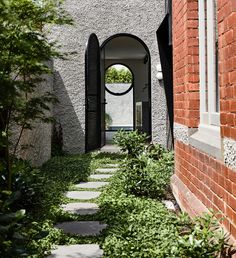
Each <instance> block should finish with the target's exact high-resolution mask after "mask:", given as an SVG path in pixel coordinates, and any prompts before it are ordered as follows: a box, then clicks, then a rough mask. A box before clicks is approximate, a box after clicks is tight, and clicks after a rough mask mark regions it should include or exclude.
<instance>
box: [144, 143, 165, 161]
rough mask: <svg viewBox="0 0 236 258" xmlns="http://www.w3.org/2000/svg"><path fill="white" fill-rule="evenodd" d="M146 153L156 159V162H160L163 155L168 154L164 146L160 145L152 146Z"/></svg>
mask: <svg viewBox="0 0 236 258" xmlns="http://www.w3.org/2000/svg"><path fill="white" fill-rule="evenodd" d="M146 152H147V155H148V156H149V157H150V158H152V159H154V160H159V159H161V158H163V155H164V154H165V153H168V152H167V151H166V150H165V149H164V147H163V146H161V145H160V144H150V145H149V146H148V147H147V148H146Z"/></svg>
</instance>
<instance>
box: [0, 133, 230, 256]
mask: <svg viewBox="0 0 236 258" xmlns="http://www.w3.org/2000/svg"><path fill="white" fill-rule="evenodd" d="M136 134H137V132H134V133H131V134H130V135H128V137H127V140H128V138H132V137H133V136H134V137H137V135H136ZM143 139H145V137H143ZM117 143H118V144H119V142H118V141H117ZM138 146H139V147H137V146H133V148H130V149H129V154H127V155H122V154H103V153H91V154H83V155H74V156H62V157H54V158H52V159H51V160H50V161H48V162H47V163H46V164H44V165H43V166H42V168H41V169H33V168H31V167H30V166H29V165H28V164H26V163H24V162H19V161H18V163H17V164H18V165H17V169H16V170H17V171H18V173H16V174H15V178H14V180H13V181H14V182H15V184H14V187H15V191H16V192H19V193H20V194H19V196H15V198H16V199H14V198H12V196H11V197H9V196H7V193H6V196H5V202H2V203H0V205H1V214H0V219H1V225H4V226H5V227H0V231H1V236H0V237H1V239H0V240H1V241H0V245H1V246H0V247H1V249H0V257H9V258H10V257H17V258H18V257H21V256H24V257H35V258H41V257H46V256H47V252H48V251H50V249H52V248H53V245H64V244H67V245H70V244H84V243H98V244H99V245H100V246H101V248H102V249H103V251H104V256H103V257H109V258H113V257H114V258H115V257H117V258H118V257H119V258H122V257H125V258H127V257H136V258H139V257H140V258H142V257H148V258H152V257H155V258H156V257H157V258H159V257H163V258H164V257H175V258H176V257H181V258H185V257H186V258H187V257H193V258H195V257H196V258H197V257H198V258H199V257H202V258H203V257H204V258H210V257H218V256H217V255H218V254H221V257H231V256H230V255H228V254H227V252H228V253H229V252H230V249H228V250H226V247H227V246H226V244H225V237H224V235H223V234H222V232H221V231H219V230H217V228H218V226H217V224H216V220H215V219H213V217H212V216H211V215H206V216H205V217H204V218H198V219H196V220H195V221H194V222H193V221H190V219H189V218H188V217H187V216H186V215H184V214H178V215H177V214H175V213H173V212H170V211H168V210H167V209H166V207H165V206H164V205H163V204H162V202H161V200H162V199H165V198H166V191H167V189H168V185H169V179H170V175H171V172H172V167H173V154H172V153H168V152H166V151H164V150H163V149H162V148H161V147H160V146H150V147H149V148H146V147H145V145H144V144H138ZM139 148H141V150H139V151H137V149H139ZM133 150H134V152H135V154H134V153H133ZM124 151H126V149H125V148H124ZM136 154H137V155H136ZM111 163H118V164H120V165H119V167H120V169H119V171H118V172H116V173H115V175H114V176H113V177H112V178H110V179H109V180H108V181H109V182H110V183H109V185H108V186H106V187H105V188H104V189H103V191H102V195H101V196H100V197H99V199H98V200H96V202H97V203H98V204H99V207H100V211H99V212H98V213H97V214H94V215H75V214H70V213H67V212H64V211H63V210H62V209H61V208H59V207H60V205H61V204H62V203H66V202H67V200H66V198H65V197H64V193H65V192H66V191H68V190H69V189H71V188H73V187H74V185H75V184H77V183H79V182H81V181H87V179H88V176H89V175H90V174H91V173H93V172H94V171H95V169H96V168H102V167H109V164H111ZM135 186H136V187H135ZM13 206H14V210H16V211H17V210H21V209H22V208H23V209H25V210H26V214H25V215H23V214H22V213H21V212H17V213H16V214H14V215H13V214H11V215H10V216H8V215H7V216H6V214H7V211H8V210H9V211H10V210H11V209H13V208H12V207H13ZM9 207H10V208H11V209H10V208H9ZM4 212H5V215H4V216H3V215H2V214H4ZM85 220H89V221H96V220H98V221H103V222H105V223H106V224H108V225H109V226H108V228H107V229H106V230H104V231H103V233H102V235H101V236H99V237H80V236H70V235H67V234H64V233H63V232H62V231H60V230H58V229H56V228H54V224H56V223H59V222H63V221H85ZM9 224H10V225H11V226H10V227H9V226H8V225H9ZM4 230H5V231H4ZM6 230H8V231H6ZM18 232H21V235H23V237H24V238H23V239H22V238H21V237H18V236H21V235H19V234H18ZM11 234H14V237H15V238H13V237H12V236H13V235H11ZM17 237H18V238H17ZM16 249H17V250H18V253H16V252H14V250H16ZM19 250H21V252H20V251H19ZM224 252H225V254H224Z"/></svg>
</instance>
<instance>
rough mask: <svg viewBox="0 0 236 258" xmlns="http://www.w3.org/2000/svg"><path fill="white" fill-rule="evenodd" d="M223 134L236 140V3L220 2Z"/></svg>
mask: <svg viewBox="0 0 236 258" xmlns="http://www.w3.org/2000/svg"><path fill="white" fill-rule="evenodd" d="M218 20H219V80H220V96H221V100H220V110H221V125H222V126H221V134H222V136H225V137H230V138H233V139H235V140H236V1H235V0H219V15H218Z"/></svg>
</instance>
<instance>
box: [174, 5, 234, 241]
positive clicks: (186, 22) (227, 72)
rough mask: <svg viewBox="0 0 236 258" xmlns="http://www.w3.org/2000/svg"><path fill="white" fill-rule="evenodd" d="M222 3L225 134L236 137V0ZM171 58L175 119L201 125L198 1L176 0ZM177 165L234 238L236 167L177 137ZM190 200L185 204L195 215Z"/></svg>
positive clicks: (177, 170) (177, 172)
mask: <svg viewBox="0 0 236 258" xmlns="http://www.w3.org/2000/svg"><path fill="white" fill-rule="evenodd" d="M218 8H219V9H218V11H219V12H218V20H219V82H220V113H221V135H222V137H230V138H233V139H236V0H218ZM173 57H174V59H173V61H174V67H173V70H174V114H175V115H174V121H175V122H176V123H178V124H182V125H185V126H187V127H189V128H191V127H198V124H199V106H200V105H199V104H200V103H199V56H198V1H197V0H181V1H179V0H173ZM175 165H176V168H175V176H176V177H177V178H178V179H180V180H181V181H182V182H183V183H184V184H185V185H186V186H187V188H188V189H189V190H190V192H191V193H192V194H193V195H194V196H195V197H197V198H198V200H200V201H201V202H202V203H203V204H204V205H205V206H206V207H207V208H213V209H214V210H216V211H220V212H221V213H222V214H223V217H224V218H225V220H224V222H223V223H224V226H225V228H226V229H227V230H228V231H229V232H230V233H231V234H232V236H234V237H235V238H236V171H233V170H231V169H229V168H227V167H226V166H225V165H224V163H223V162H222V161H219V160H216V159H214V158H212V157H210V156H209V155H207V154H204V153H202V152H201V151H199V150H197V149H196V148H193V147H191V146H189V145H186V144H184V143H182V142H180V141H178V140H176V142H175ZM181 190H182V189H178V191H177V192H178V193H179V194H180V195H182V196H183V195H184V192H183V191H182V192H181ZM179 199H181V198H179ZM183 200H184V199H183ZM186 200H187V198H186V199H185V201H183V202H182V203H181V205H182V206H183V208H185V210H188V211H189V213H190V214H191V207H190V206H191V203H187V202H186Z"/></svg>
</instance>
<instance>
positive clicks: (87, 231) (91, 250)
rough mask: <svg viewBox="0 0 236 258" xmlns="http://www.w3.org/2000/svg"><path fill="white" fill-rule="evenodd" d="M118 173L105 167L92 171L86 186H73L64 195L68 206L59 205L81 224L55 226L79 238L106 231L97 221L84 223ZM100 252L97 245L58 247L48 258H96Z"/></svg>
mask: <svg viewBox="0 0 236 258" xmlns="http://www.w3.org/2000/svg"><path fill="white" fill-rule="evenodd" d="M118 150H119V149H118V148H116V147H115V146H113V145H108V146H104V148H103V149H102V150H101V152H113V153H114V152H117V151H118ZM118 169H119V164H118V163H106V162H105V161H104V166H100V167H98V168H97V169H95V170H94V171H92V174H91V175H90V177H89V178H88V182H81V183H79V184H76V185H74V186H73V190H72V191H68V192H67V193H65V195H66V197H67V198H68V203H66V204H64V205H62V209H63V211H65V212H68V213H72V214H77V215H81V216H84V217H85V220H83V221H64V222H61V223H58V224H56V225H55V227H57V228H59V229H61V230H63V231H64V232H65V233H66V234H69V235H77V236H81V237H96V236H100V235H101V231H102V230H103V229H105V228H106V227H107V225H106V224H104V223H103V222H101V221H97V220H94V221H91V220H86V216H89V215H96V214H97V213H99V207H98V205H97V203H96V200H97V198H98V197H99V196H100V194H101V191H102V188H103V187H104V186H106V185H108V184H109V179H110V178H111V177H112V176H113V174H114V173H116V172H117V171H118ZM102 255H103V250H101V248H100V247H99V245H98V244H77V245H76V244H73V245H60V246H57V247H56V249H55V250H53V251H52V253H51V255H50V256H49V257H48V258H100V257H102Z"/></svg>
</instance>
